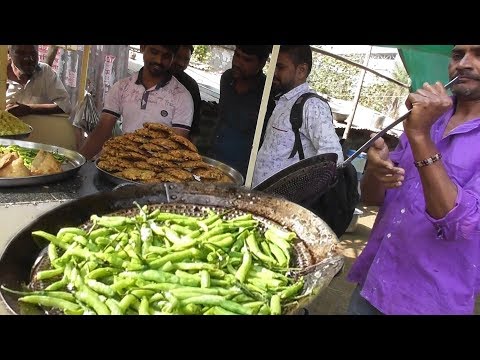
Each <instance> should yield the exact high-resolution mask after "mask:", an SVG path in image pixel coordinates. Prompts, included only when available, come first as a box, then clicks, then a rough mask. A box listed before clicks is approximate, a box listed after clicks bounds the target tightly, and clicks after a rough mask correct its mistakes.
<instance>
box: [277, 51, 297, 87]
mask: <svg viewBox="0 0 480 360" xmlns="http://www.w3.org/2000/svg"><path fill="white" fill-rule="evenodd" d="M297 76H298V74H297V66H295V64H294V62H293V61H292V59H291V58H290V55H289V54H288V53H287V52H280V53H278V59H277V66H276V67H275V74H274V75H273V82H272V88H273V91H274V92H275V93H283V94H284V93H287V92H289V91H290V90H292V89H293V88H294V87H295V86H296V80H297Z"/></svg>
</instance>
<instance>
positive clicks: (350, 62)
mask: <svg viewBox="0 0 480 360" xmlns="http://www.w3.org/2000/svg"><path fill="white" fill-rule="evenodd" d="M311 48H312V50H313V51H315V52H317V53H320V54H323V55H327V56H330V57H333V58H334V59H337V60H340V61H343V62H345V63H347V64H349V65H352V66H355V67H358V68H360V69H363V70H366V71H368V72H371V73H372V74H375V75H377V76H379V77H381V78H384V79H385V80H388V81H390V82H393V83H395V84H397V85H399V86H401V87H404V88H407V89H410V86H409V85H407V84H404V83H402V82H401V81H398V80H395V79H393V78H391V77H389V76H387V75H383V74H382V73H380V72H378V71H376V70H373V69H370V68H369V67H367V66H365V65H362V64H359V63H356V62H355V61H352V60H349V59H347V58H344V57H343V56H340V55H337V54H334V53H331V52H330V51H327V50H323V49H319V48H317V47H315V46H312V47H311Z"/></svg>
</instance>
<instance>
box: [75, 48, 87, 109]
mask: <svg viewBox="0 0 480 360" xmlns="http://www.w3.org/2000/svg"><path fill="white" fill-rule="evenodd" d="M89 56H90V45H84V46H83V56H82V70H81V72H80V84H79V86H78V94H77V103H81V102H82V100H83V98H84V97H85V89H86V87H87V75H88V59H89Z"/></svg>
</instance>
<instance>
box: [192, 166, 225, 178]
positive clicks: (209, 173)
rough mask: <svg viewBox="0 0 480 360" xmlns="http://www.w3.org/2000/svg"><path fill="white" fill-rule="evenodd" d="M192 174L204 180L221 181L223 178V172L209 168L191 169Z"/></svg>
mask: <svg viewBox="0 0 480 360" xmlns="http://www.w3.org/2000/svg"><path fill="white" fill-rule="evenodd" d="M192 173H193V174H195V175H197V176H200V178H204V179H212V180H220V179H223V177H224V173H223V171H221V170H218V169H215V168H213V167H211V166H210V168H209V169H201V168H197V169H193V170H192Z"/></svg>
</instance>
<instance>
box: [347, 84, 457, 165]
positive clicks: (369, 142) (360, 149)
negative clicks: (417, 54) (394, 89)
mask: <svg viewBox="0 0 480 360" xmlns="http://www.w3.org/2000/svg"><path fill="white" fill-rule="evenodd" d="M457 80H458V76H455V77H454V78H453V79H452V80H450V81H449V82H448V83H446V84H445V86H444V88H445V89H449V88H450V87H451V86H452V85H453V84H454V83H455V82H456V81H457ZM411 112H412V109H410V110H408V111H407V112H406V113H405V114H403V115H402V116H400V117H399V118H398V119H397V120H395V121H394V122H392V123H391V124H390V125H388V126H387V127H385V128H384V129H383V130H381V131H380V132H379V133H378V134H377V135H375V136H374V137H372V138H371V139H370V140H368V141H367V142H366V143H365V144H363V145H362V146H360V148H359V149H358V150H357V151H355V152H354V153H353V154H352V155H350V157H349V158H348V159H347V160H345V161H344V162H343V163H342V164H341V166H342V167H344V166H345V165H346V164H348V163H351V162H352V160H354V159H356V158H357V156H358V155H360V153H362V152H363V151H364V150H365V149H367V148H369V147H370V146H371V145H372V144H373V143H374V142H375V141H376V140H377V139H378V138H380V137H382V136H383V135H385V134H386V133H387V131H389V130H390V129H392V128H393V127H395V126H396V125H397V124H400V123H401V122H402V121H404V120H405V119H406V118H408V115H410V113H411Z"/></svg>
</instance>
